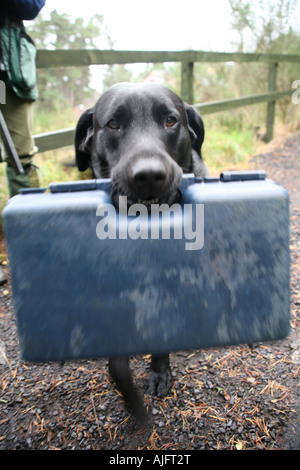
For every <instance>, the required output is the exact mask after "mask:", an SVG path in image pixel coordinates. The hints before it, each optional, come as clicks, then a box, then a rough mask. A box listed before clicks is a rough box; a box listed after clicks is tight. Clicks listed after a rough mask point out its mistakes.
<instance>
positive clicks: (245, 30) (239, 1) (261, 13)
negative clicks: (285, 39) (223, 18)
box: [229, 0, 297, 52]
mask: <svg viewBox="0 0 300 470" xmlns="http://www.w3.org/2000/svg"><path fill="white" fill-rule="evenodd" d="M229 3H230V6H231V10H232V28H233V29H234V30H236V31H237V33H238V35H239V38H240V39H239V43H238V50H239V51H245V49H247V50H251V51H252V52H255V51H258V52H268V50H269V49H270V48H271V47H272V44H273V43H274V42H275V41H276V40H277V39H278V38H279V37H280V36H283V35H286V34H288V32H289V30H290V29H291V24H292V19H293V15H294V14H295V9H296V6H297V0H276V1H274V0H251V1H249V0H229Z"/></svg>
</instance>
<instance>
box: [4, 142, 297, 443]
mask: <svg viewBox="0 0 300 470" xmlns="http://www.w3.org/2000/svg"><path fill="white" fill-rule="evenodd" d="M266 149H267V151H266V152H265V153H262V154H259V155H256V156H255V157H253V159H252V160H251V169H256V168H257V169H264V170H265V171H266V172H267V176H268V177H269V178H271V179H273V180H274V181H276V182H277V183H279V184H280V185H281V186H283V187H285V188H286V189H287V190H288V192H289V194H290V224H291V225H290V228H291V235H290V248H291V284H290V286H291V287H290V289H291V332H290V335H289V337H288V338H286V339H283V340H280V341H276V342H272V343H260V344H255V345H254V346H253V348H250V347H249V346H248V345H241V346H230V347H223V348H212V349H206V350H197V351H195V350H193V351H187V352H178V353H173V354H172V355H171V366H172V378H173V386H172V388H171V390H170V392H169V394H168V396H166V397H165V398H163V399H158V398H154V397H151V396H145V398H144V399H145V403H146V405H147V407H148V414H149V423H148V424H147V425H146V426H138V425H137V424H136V423H135V421H134V419H133V418H132V416H131V415H130V414H129V413H128V411H127V410H126V409H125V408H124V404H123V400H122V398H121V397H120V396H119V394H118V392H117V390H116V388H115V386H114V384H113V383H112V381H111V379H110V378H109V375H108V368H107V360H104V359H101V360H89V361H77V362H67V363H64V364H61V363H28V362H24V361H22V360H21V359H20V355H19V345H18V336H17V330H16V324H15V318H14V308H13V300H12V290H11V283H10V280H9V261H8V259H7V254H6V250H5V243H4V241H3V236H2V237H1V249H0V262H1V266H2V269H3V270H4V272H5V273H6V274H7V276H8V282H7V283H6V284H4V285H2V286H0V450H4V449H7V450H16V449H38V450H43V449H45V450H46V449H76V450H85V449H90V450H93V449H95V450H96V449H97V450H119V451H120V450H165V451H171V450H176V451H179V452H180V451H183V450H185V451H186V450H201V449H206V450H214V449H220V450H224V449H300V424H299V417H300V413H299V399H300V387H299V382H300V333H299V331H300V328H299V327H300V314H299V308H300V289H299V287H300V158H299V153H300V133H296V134H293V135H291V136H289V137H288V138H286V139H284V140H282V141H281V142H279V143H277V144H276V145H274V144H273V145H272V146H271V147H266ZM53 295H55V279H53ZM41 313H42V312H41ZM149 364H150V358H149V357H148V356H144V357H135V358H132V360H131V366H132V371H133V374H134V377H135V380H136V384H137V386H138V387H139V388H140V390H141V391H142V390H143V378H144V377H145V375H146V373H147V368H148V367H149Z"/></svg>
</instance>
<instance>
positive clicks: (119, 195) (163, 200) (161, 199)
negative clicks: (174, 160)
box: [112, 187, 180, 211]
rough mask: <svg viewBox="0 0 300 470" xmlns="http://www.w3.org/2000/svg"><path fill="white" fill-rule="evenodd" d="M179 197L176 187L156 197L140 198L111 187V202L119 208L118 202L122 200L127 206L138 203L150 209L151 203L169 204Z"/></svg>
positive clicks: (176, 200)
mask: <svg viewBox="0 0 300 470" xmlns="http://www.w3.org/2000/svg"><path fill="white" fill-rule="evenodd" d="M179 199H180V191H179V190H178V188H176V189H175V190H174V191H172V192H171V193H168V194H164V195H160V196H157V197H151V198H149V199H141V198H138V197H134V196H133V195H130V194H126V193H125V192H124V191H121V190H120V188H117V187H114V188H113V189H112V201H113V204H114V205H115V206H116V207H117V208H119V207H120V202H121V201H122V203H123V204H125V203H126V204H127V208H128V207H130V206H132V205H133V204H140V205H143V206H145V207H146V208H147V210H148V211H151V207H152V206H153V205H155V206H157V205H162V204H167V205H168V206H171V205H173V204H175V203H176V202H178V201H179Z"/></svg>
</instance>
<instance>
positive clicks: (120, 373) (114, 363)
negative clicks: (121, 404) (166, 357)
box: [109, 357, 147, 423]
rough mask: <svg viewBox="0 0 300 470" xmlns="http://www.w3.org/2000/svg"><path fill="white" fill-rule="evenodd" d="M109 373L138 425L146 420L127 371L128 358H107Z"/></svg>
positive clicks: (141, 403) (139, 399)
mask: <svg viewBox="0 0 300 470" xmlns="http://www.w3.org/2000/svg"><path fill="white" fill-rule="evenodd" d="M109 372H110V374H111V376H112V378H113V379H114V381H115V382H116V385H117V387H118V389H119V390H120V392H121V393H122V395H123V397H124V399H125V402H126V405H127V406H128V407H129V408H130V409H131V411H132V412H133V414H134V417H135V418H136V420H137V421H139V422H140V423H143V422H145V421H146V419H147V412H146V409H145V407H144V403H143V401H142V399H141V397H140V396H139V394H138V392H137V390H136V389H135V387H134V385H133V381H132V376H131V373H130V369H129V358H128V357H114V358H109Z"/></svg>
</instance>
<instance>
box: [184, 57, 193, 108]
mask: <svg viewBox="0 0 300 470" xmlns="http://www.w3.org/2000/svg"><path fill="white" fill-rule="evenodd" d="M193 85H194V62H181V98H182V99H183V101H186V102H187V103H189V104H193V102H194V90H193Z"/></svg>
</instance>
